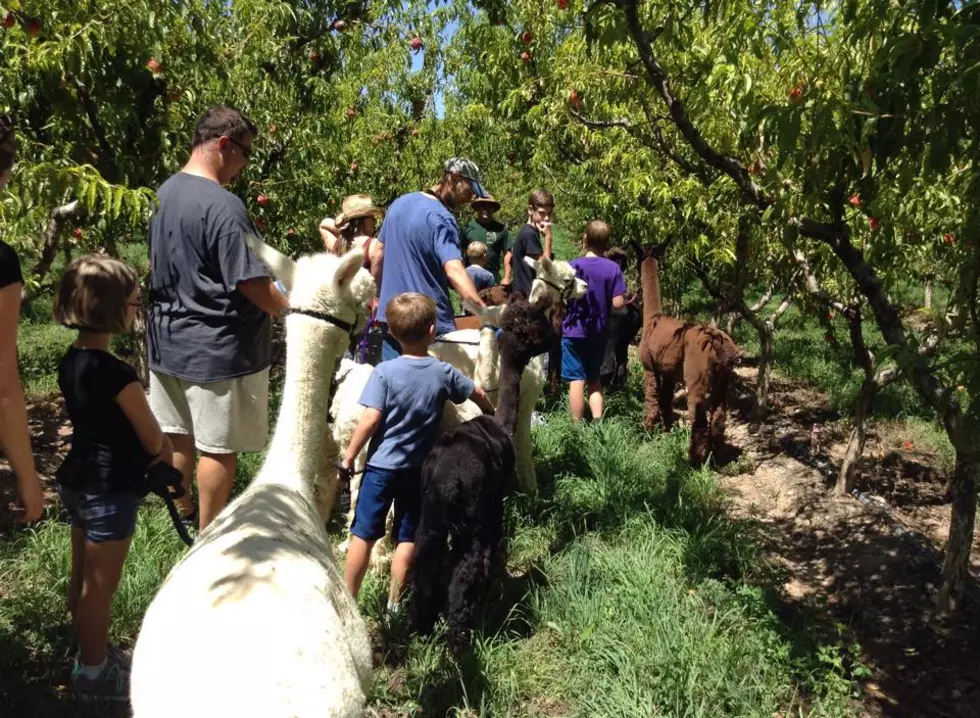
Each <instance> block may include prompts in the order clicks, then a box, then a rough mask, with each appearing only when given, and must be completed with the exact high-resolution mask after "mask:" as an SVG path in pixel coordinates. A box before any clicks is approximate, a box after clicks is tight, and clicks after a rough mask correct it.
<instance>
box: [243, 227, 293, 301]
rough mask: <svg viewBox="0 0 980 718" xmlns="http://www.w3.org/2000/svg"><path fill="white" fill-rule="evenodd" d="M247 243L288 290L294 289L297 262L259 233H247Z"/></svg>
mask: <svg viewBox="0 0 980 718" xmlns="http://www.w3.org/2000/svg"><path fill="white" fill-rule="evenodd" d="M245 244H247V245H248V248H249V249H250V250H252V253H253V254H254V255H255V256H256V257H258V258H259V261H260V262H262V264H264V265H265V266H266V267H268V268H269V271H270V272H272V274H273V275H274V276H275V278H276V279H278V280H279V281H280V282H282V284H283V286H284V287H286V291H287V292H291V291H292V290H293V277H294V276H295V275H296V262H294V261H293V260H291V259H290V258H289V257H287V256H286V255H285V254H283V253H282V252H280V251H278V250H276V249H273V248H272V247H270V246H269V245H268V244H266V243H265V242H263V241H262V240H261V239H259V238H258V236H257V235H254V234H247V235H245Z"/></svg>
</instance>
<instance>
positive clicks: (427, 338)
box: [342, 292, 493, 610]
mask: <svg viewBox="0 0 980 718" xmlns="http://www.w3.org/2000/svg"><path fill="white" fill-rule="evenodd" d="M385 316H386V317H387V320H388V331H389V332H390V333H391V334H392V335H393V336H394V338H395V339H396V340H397V341H398V343H399V344H400V345H401V347H402V354H401V356H400V357H398V358H397V359H392V360H390V361H387V362H382V363H381V364H379V365H378V366H377V367H375V369H374V371H373V372H372V373H371V378H370V379H369V380H368V383H367V385H366V386H365V387H364V391H363V392H362V393H361V401H360V403H361V404H362V405H363V406H364V407H365V411H364V416H362V417H361V420H360V422H358V425H357V428H356V429H355V430H354V436H353V437H352V438H351V441H350V444H349V445H348V447H347V453H346V455H345V456H344V459H343V461H342V465H343V467H344V468H345V469H347V470H350V468H351V467H352V466H353V465H354V458H355V457H356V456H357V455H358V454H359V453H360V451H361V449H363V448H364V445H365V444H367V443H368V441H370V442H371V443H370V445H369V446H368V460H367V467H366V468H365V470H364V476H363V477H362V479H361V490H360V491H359V492H358V495H357V506H356V507H355V508H354V524H353V525H352V526H351V534H352V535H351V542H350V547H349V548H348V549H347V562H346V564H345V566H344V581H345V582H346V583H347V588H348V589H350V592H351V594H352V595H353V596H354V597H355V598H356V597H357V594H358V592H359V591H360V589H361V581H363V579H364V574H365V573H366V572H367V568H368V564H369V562H370V558H371V549H372V548H373V547H374V544H375V542H376V541H377V540H378V539H380V538H381V537H382V536H384V532H385V518H386V517H387V515H388V510H389V509H390V508H391V505H392V502H394V505H395V522H394V526H393V528H392V534H393V535H392V541H393V543H394V544H395V554H394V556H393V557H392V561H391V589H390V592H389V600H388V605H389V608H392V609H393V610H394V608H395V607H397V605H398V600H399V598H400V597H401V593H402V590H403V588H404V585H405V577H406V576H407V575H408V571H409V568H410V567H411V565H412V556H413V554H414V551H415V529H416V528H417V526H418V522H419V511H420V506H421V498H422V486H421V478H422V462H423V461H425V457H426V456H428V455H429V452H430V451H431V450H432V446H433V445H434V444H435V441H436V437H437V435H438V432H439V424H440V422H441V421H442V412H443V408H444V407H445V405H446V401H451V402H453V403H454V404H461V403H463V402H464V401H466V400H467V399H472V400H473V401H474V402H476V404H477V406H479V407H480V408H481V409H482V410H483V411H484V413H487V414H492V413H493V405H491V404H490V402H489V400H488V399H487V395H486V394H485V393H484V392H483V390H482V389H480V388H479V387H476V386H474V384H473V381H472V380H471V379H469V378H467V377H465V376H463V374H461V373H460V372H459V371H457V370H456V369H454V368H453V367H451V366H450V365H449V364H446V363H445V362H441V361H439V360H438V359H435V358H433V357H430V356H429V355H428V349H429V345H430V344H431V343H432V341H433V340H434V339H435V335H436V305H435V302H434V301H432V299H430V298H429V297H427V296H425V295H423V294H417V293H415V292H407V293H405V294H399V295H397V296H395V297H393V298H392V299H391V301H390V302H388V305H387V307H385Z"/></svg>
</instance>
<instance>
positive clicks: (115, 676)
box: [71, 656, 129, 701]
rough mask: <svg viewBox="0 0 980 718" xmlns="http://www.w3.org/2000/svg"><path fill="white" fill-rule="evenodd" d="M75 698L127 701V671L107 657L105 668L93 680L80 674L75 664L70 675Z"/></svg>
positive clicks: (120, 664) (110, 657)
mask: <svg viewBox="0 0 980 718" xmlns="http://www.w3.org/2000/svg"><path fill="white" fill-rule="evenodd" d="M71 682H72V687H73V689H74V692H75V698H77V699H78V700H80V701H126V700H129V671H128V670H127V669H126V667H125V666H124V665H123V664H122V662H120V661H118V660H116V659H115V658H114V657H112V656H109V657H108V659H107V660H106V664H105V668H103V669H102V672H101V673H100V674H99V675H98V676H97V677H95V678H89V677H88V676H86V675H85V674H84V673H82V670H81V667H80V666H79V664H78V663H77V662H76V663H75V668H74V670H73V671H72V675H71Z"/></svg>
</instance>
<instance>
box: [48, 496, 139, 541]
mask: <svg viewBox="0 0 980 718" xmlns="http://www.w3.org/2000/svg"><path fill="white" fill-rule="evenodd" d="M58 493H59V494H60V495H61V503H62V504H64V506H65V509H67V511H68V515H69V516H70V517H71V525H72V526H76V527H78V528H80V529H83V530H84V531H85V538H87V539H88V540H89V541H91V542H92V543H104V542H105V541H122V540H123V539H127V538H129V537H130V536H132V535H133V534H134V533H135V532H136V513H137V512H138V511H139V507H140V502H141V501H142V497H141V496H140V495H139V494H111V493H104V494H90V493H87V492H85V491H76V490H75V489H69V488H68V487H67V486H63V485H62V484H58Z"/></svg>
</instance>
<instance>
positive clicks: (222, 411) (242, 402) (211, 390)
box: [150, 369, 269, 454]
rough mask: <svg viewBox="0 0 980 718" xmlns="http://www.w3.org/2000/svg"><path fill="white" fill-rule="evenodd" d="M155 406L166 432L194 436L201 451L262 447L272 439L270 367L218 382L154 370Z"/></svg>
mask: <svg viewBox="0 0 980 718" xmlns="http://www.w3.org/2000/svg"><path fill="white" fill-rule="evenodd" d="M150 409H151V410H152V411H153V415H154V416H155V417H156V418H157V421H158V422H160V428H161V429H163V431H164V433H166V434H184V435H190V436H193V437H194V445H195V446H196V447H197V449H198V451H202V452H204V453H207V454H237V453H240V452H242V451H261V450H262V449H263V448H265V442H266V440H267V439H268V438H269V370H268V369H263V370H262V371H260V372H256V373H255V374H247V375H245V376H236V377H235V378H234V379H224V380H222V381H213V382H194V381H188V380H186V379H178V378H177V377H173V376H168V375H166V374H158V373H157V372H155V371H151V372H150Z"/></svg>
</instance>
